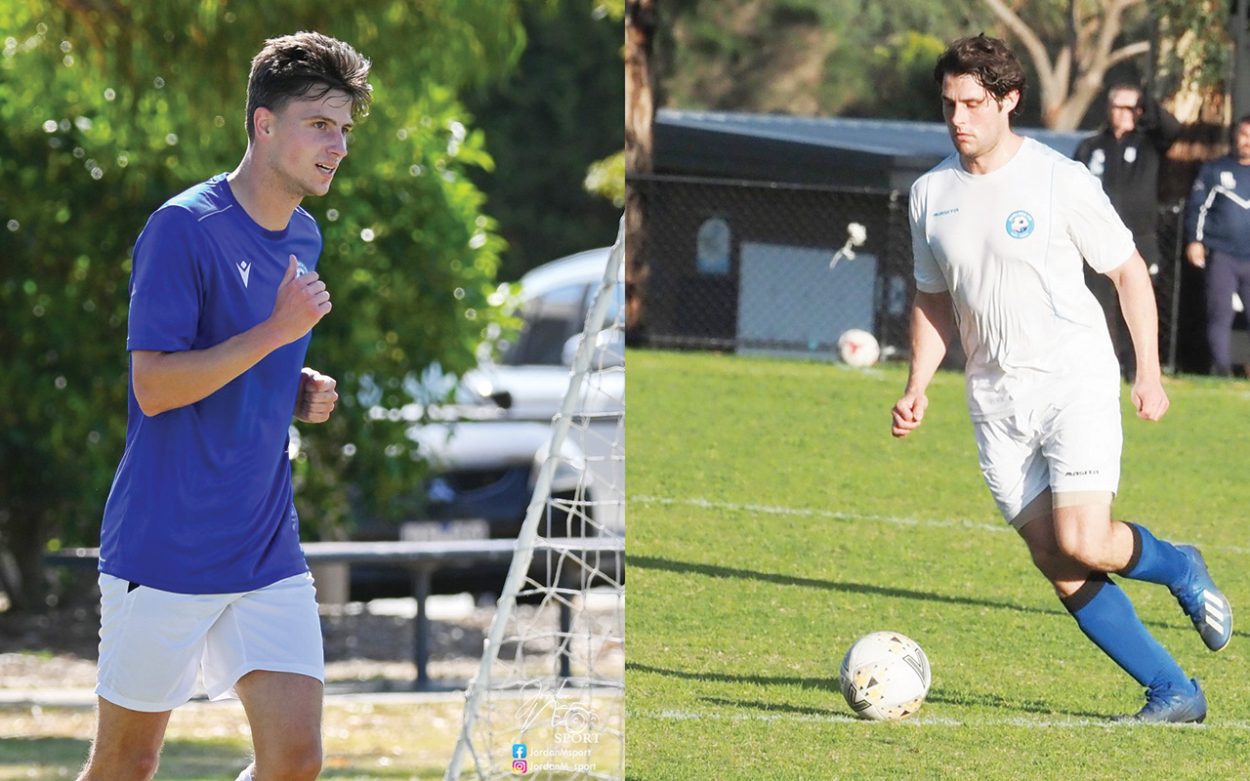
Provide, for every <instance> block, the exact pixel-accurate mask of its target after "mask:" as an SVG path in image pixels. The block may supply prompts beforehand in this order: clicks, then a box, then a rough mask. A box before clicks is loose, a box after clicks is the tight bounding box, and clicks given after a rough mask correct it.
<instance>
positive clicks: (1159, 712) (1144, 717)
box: [1115, 678, 1207, 724]
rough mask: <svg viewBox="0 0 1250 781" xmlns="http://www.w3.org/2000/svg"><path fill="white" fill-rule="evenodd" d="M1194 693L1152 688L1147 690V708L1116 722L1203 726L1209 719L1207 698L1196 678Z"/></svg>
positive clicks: (1168, 687)
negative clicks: (1204, 721)
mask: <svg viewBox="0 0 1250 781" xmlns="http://www.w3.org/2000/svg"><path fill="white" fill-rule="evenodd" d="M1189 682H1190V683H1192V684H1193V685H1194V689H1193V691H1179V690H1177V689H1176V688H1174V687H1173V686H1171V685H1170V684H1164V685H1162V686H1159V687H1157V688H1156V687H1154V686H1152V687H1150V688H1149V689H1147V690H1146V706H1145V707H1144V708H1142V709H1141V710H1139V711H1138V712H1137V713H1135V714H1133V715H1132V716H1121V717H1119V718H1117V719H1115V721H1119V722H1143V723H1169V724H1191V723H1196V724H1201V723H1202V720H1203V719H1205V718H1206V717H1207V698H1206V696H1205V695H1203V693H1202V687H1201V686H1199V685H1198V680H1197V679H1196V678H1191V679H1190V681H1189Z"/></svg>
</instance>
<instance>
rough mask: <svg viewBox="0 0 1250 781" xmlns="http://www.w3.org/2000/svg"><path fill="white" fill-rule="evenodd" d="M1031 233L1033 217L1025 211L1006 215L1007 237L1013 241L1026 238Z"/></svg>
mask: <svg viewBox="0 0 1250 781" xmlns="http://www.w3.org/2000/svg"><path fill="white" fill-rule="evenodd" d="M1032 232H1033V215H1032V214H1029V213H1028V212H1026V211H1023V210H1019V211H1014V212H1012V213H1011V214H1009V215H1007V235H1008V236H1010V237H1011V238H1013V239H1024V238H1028V236H1029V234H1031V233H1032Z"/></svg>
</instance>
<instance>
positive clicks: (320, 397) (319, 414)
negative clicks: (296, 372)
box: [295, 367, 339, 423]
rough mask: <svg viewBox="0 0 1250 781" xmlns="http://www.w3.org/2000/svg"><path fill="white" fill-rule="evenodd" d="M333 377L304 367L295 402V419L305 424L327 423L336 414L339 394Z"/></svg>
mask: <svg viewBox="0 0 1250 781" xmlns="http://www.w3.org/2000/svg"><path fill="white" fill-rule="evenodd" d="M335 385H337V383H336V382H335V381H334V378H333V377H330V376H327V375H325V374H322V373H320V372H317V371H314V370H312V369H309V368H308V367H304V369H303V371H301V372H300V376H299V396H298V397H297V398H296V402H295V419H296V420H301V421H303V422H305V423H325V422H326V421H327V420H329V419H330V413H332V412H334V405H335V403H337V402H338V400H339V394H338V393H337V392H336V391H335V390H334V387H335Z"/></svg>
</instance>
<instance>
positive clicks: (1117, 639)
mask: <svg viewBox="0 0 1250 781" xmlns="http://www.w3.org/2000/svg"><path fill="white" fill-rule="evenodd" d="M1061 601H1062V602H1063V606H1064V607H1066V608H1067V609H1068V612H1069V613H1071V614H1072V617H1073V618H1075V619H1076V624H1077V626H1079V627H1080V628H1081V631H1082V632H1084V633H1085V636H1086V637H1088V638H1089V639H1090V640H1093V641H1094V645H1097V646H1098V647H1099V648H1101V649H1102V651H1103V653H1105V654H1106V655H1107V656H1110V657H1111V659H1112V660H1113V661H1115V663H1116V664H1118V665H1120V666H1121V667H1123V668H1124V671H1125V672H1126V673H1128V674H1129V675H1131V676H1133V680H1135V681H1137V682H1138V683H1140V684H1141V685H1142V686H1146V687H1150V688H1157V687H1159V686H1164V685H1171V686H1173V687H1177V688H1179V689H1181V690H1182V691H1190V690H1191V689H1192V688H1193V685H1192V684H1190V682H1189V678H1187V677H1186V676H1185V672H1184V671H1183V670H1181V668H1180V665H1178V664H1177V663H1176V660H1175V659H1173V658H1172V655H1171V654H1169V653H1168V652H1167V649H1166V648H1164V647H1163V646H1162V645H1160V644H1159V641H1158V640H1156V639H1154V636H1152V635H1151V634H1150V632H1149V630H1147V629H1146V627H1145V625H1143V624H1142V622H1141V619H1140V618H1138V617H1137V611H1136V610H1134V609H1133V603H1132V602H1130V601H1129V598H1128V595H1127V594H1125V593H1124V591H1123V590H1122V589H1121V588H1120V587H1119V586H1117V585H1116V584H1114V583H1112V582H1111V579H1110V578H1108V577H1107V576H1106V575H1105V574H1103V573H1101V572H1095V573H1091V574H1090V576H1089V580H1087V581H1086V582H1085V585H1083V586H1081V588H1080V589H1078V590H1077V592H1076V593H1075V594H1073V595H1072V596H1070V597H1064V598H1063V599H1062V600H1061Z"/></svg>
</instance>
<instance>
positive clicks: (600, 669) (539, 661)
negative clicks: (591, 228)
mask: <svg viewBox="0 0 1250 781" xmlns="http://www.w3.org/2000/svg"><path fill="white" fill-rule="evenodd" d="M624 246H625V245H624V221H623V220H622V222H621V226H620V228H619V229H618V232H617V237H616V242H615V244H614V245H613V247H612V250H611V252H610V253H609V255H608V263H607V268H606V270H605V272H604V275H603V278H602V280H601V282H600V283H599V285H598V289H597V291H596V292H595V293H594V296H593V300H592V303H591V305H590V307H589V311H588V313H587V315H586V321H585V326H584V328H583V330H582V337H581V340H580V343H579V344H578V347H577V351H576V354H575V356H574V359H573V362H572V367H571V369H570V372H569V384H568V389H567V391H566V393H565V396H564V401H563V403H562V405H561V407H560V411H559V413H558V414H557V415H556V417H555V418H554V420H553V422H552V427H551V441H550V444H549V446H548V448H547V451H546V457H545V458H544V460H543V464H542V468H541V470H540V471H539V473H538V478H537V482H536V484H535V487H534V492H533V495H532V497H531V500H530V504H529V507H528V509H527V511H526V515H525V521H524V523H523V524H522V526H521V532H520V534H519V535H518V537H517V541H516V550H515V553H514V554H513V559H512V565H511V568H510V569H509V571H508V577H507V580H506V581H505V584H504V588H503V593H502V594H501V595H500V597H499V601H498V605H497V607H496V611H495V615H494V618H493V620H492V622H491V626H490V630H489V632H488V634H487V637H486V640H485V641H484V647H483V652H482V659H481V664H480V666H479V668H478V673H477V675H476V677H475V678H474V679H473V680H472V681H471V682H470V684H469V688H468V691H467V692H466V702H465V710H464V717H463V721H462V724H461V729H460V735H459V739H458V740H457V742H456V747H455V750H454V752H453V754H452V758H451V762H450V764H449V765H448V768H447V773H446V776H445V778H446V781H462V779H482V780H485V779H504V778H533V779H582V778H585V779H623V778H624V763H625V740H624V726H625V724H624V721H625V701H624V690H625V662H624V654H625V587H624V577H625V565H624V559H625V397H624V394H625V360H624V345H625V338H624V281H623V271H624V269H623V261H624V254H625V248H624ZM570 475H576V476H577V480H576V486H577V487H576V489H575V490H573V491H571V492H569V491H561V492H559V493H556V494H553V492H552V483H553V479H556V478H557V476H563V477H564V478H567V477H569V476H570ZM561 482H566V481H564V480H562V481H561Z"/></svg>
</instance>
